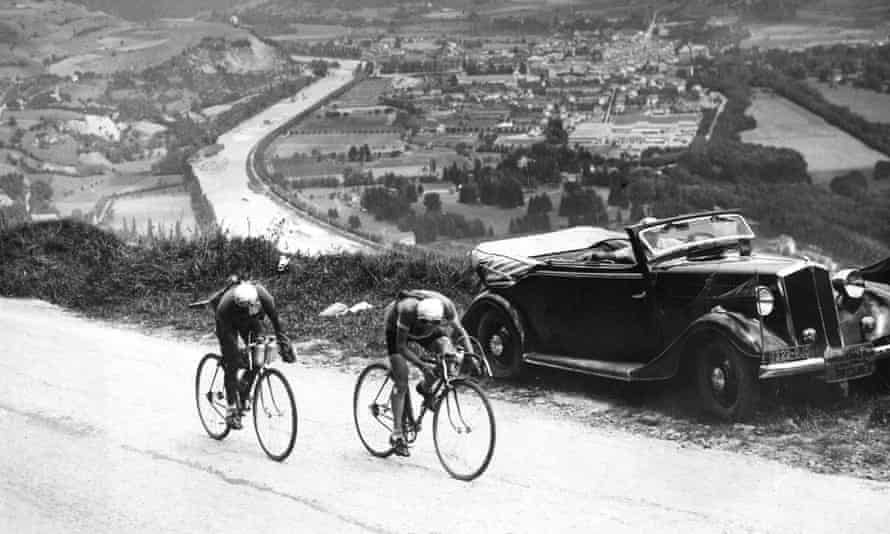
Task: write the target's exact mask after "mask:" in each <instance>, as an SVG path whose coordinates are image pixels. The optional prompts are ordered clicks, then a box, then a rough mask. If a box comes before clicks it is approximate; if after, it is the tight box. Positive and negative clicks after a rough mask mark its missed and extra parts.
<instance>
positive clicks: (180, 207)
mask: <svg viewBox="0 0 890 534" xmlns="http://www.w3.org/2000/svg"><path fill="white" fill-rule="evenodd" d="M149 220H150V221H151V222H152V226H153V232H154V233H155V234H156V235H157V233H158V232H159V230H160V231H162V232H163V233H164V235H169V232H170V231H171V230H173V228H174V227H175V226H176V223H177V222H178V223H179V224H180V228H181V231H182V234H183V235H184V236H186V237H188V236H191V235H193V234H194V233H195V232H196V231H197V227H198V225H197V223H196V222H195V217H194V214H193V213H192V205H191V197H190V196H189V194H188V193H186V192H185V191H183V190H181V189H175V190H172V191H164V192H160V193H153V194H146V195H139V196H133V197H124V198H119V199H116V200H115V201H114V204H112V207H111V212H110V213H109V217H108V218H107V219H106V220H105V223H104V224H105V225H106V226H108V227H109V228H113V229H115V230H121V229H123V225H124V221H126V224H127V225H128V227H129V226H132V224H133V222H134V221H135V223H136V231H137V232H138V233H139V234H142V235H145V234H146V233H147V231H148V221H149Z"/></svg>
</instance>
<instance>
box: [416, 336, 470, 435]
mask: <svg viewBox="0 0 890 534" xmlns="http://www.w3.org/2000/svg"><path fill="white" fill-rule="evenodd" d="M467 354H469V353H466V354H462V356H463V357H466V355H467ZM435 357H436V364H437V371H438V372H437V373H436V374H437V376H436V380H435V381H434V382H433V385H432V389H431V393H430V397H431V398H432V400H433V401H432V406H431V407H427V403H423V404H421V406H420V413H419V414H418V415H417V417H416V418H415V417H414V403H412V402H411V395H410V393H409V392H406V393H405V405H404V409H403V412H402V414H403V415H402V419H403V421H402V432H403V433H404V435H405V441H407V442H408V443H413V442H414V441H415V440H416V439H417V434H418V432H420V428H421V423H422V422H423V417H424V416H425V415H426V413H427V412H428V411H435V410H436V409H438V407H439V404H441V402H442V400H443V399H444V398H445V396H446V395H447V394H448V391H450V390H451V387H452V386H451V382H452V381H453V380H456V379H459V378H463V377H462V376H461V375H460V374H458V375H456V376H453V377H452V376H451V370H450V368H449V365H450V363H449V362H448V361H447V359H446V358H445V357H444V355H442V354H437V355H435ZM458 409H459V408H458ZM448 417H449V419H450V420H451V413H450V410H449V414H448ZM452 422H453V420H452Z"/></svg>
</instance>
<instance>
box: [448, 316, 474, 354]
mask: <svg viewBox="0 0 890 534" xmlns="http://www.w3.org/2000/svg"><path fill="white" fill-rule="evenodd" d="M451 327H452V328H454V329H455V330H456V331H457V333H458V334H459V335H460V342H461V344H462V345H463V346H464V351H466V352H470V353H471V352H473V346H472V345H470V335H469V334H468V333H467V331H466V329H464V325H462V324H461V323H460V319H458V318H457V317H455V318H454V319H452V320H451Z"/></svg>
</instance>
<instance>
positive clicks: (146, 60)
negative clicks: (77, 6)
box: [46, 19, 250, 76]
mask: <svg viewBox="0 0 890 534" xmlns="http://www.w3.org/2000/svg"><path fill="white" fill-rule="evenodd" d="M109 30H110V31H103V32H98V33H97V34H90V35H86V36H83V37H80V38H76V39H72V40H69V41H61V40H59V41H54V42H52V43H51V44H50V45H49V46H47V47H46V52H47V53H48V54H50V53H51V54H54V56H55V57H61V58H63V59H61V60H59V61H56V62H55V63H53V64H51V65H50V66H49V67H48V70H49V72H51V73H52V74H56V75H58V76H70V75H71V74H74V73H75V72H77V71H81V72H87V71H91V72H97V73H110V72H116V71H119V70H128V69H130V68H135V69H144V68H146V67H150V66H152V65H156V64H158V63H162V62H164V61H166V60H167V59H169V58H171V57H173V56H175V55H177V54H179V53H180V52H182V51H183V50H184V49H186V48H188V47H190V46H194V45H196V44H197V43H198V42H199V41H200V40H201V39H202V38H203V37H205V36H207V37H227V38H232V39H238V38H246V37H247V36H249V35H250V34H249V33H248V32H247V31H245V30H242V29H238V28H233V27H232V26H230V25H228V24H219V23H212V22H202V21H190V20H171V19H166V20H160V21H155V22H152V23H150V24H147V25H146V26H133V27H131V28H123V29H121V28H120V27H117V28H109Z"/></svg>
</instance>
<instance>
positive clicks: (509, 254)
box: [471, 226, 627, 286]
mask: <svg viewBox="0 0 890 534" xmlns="http://www.w3.org/2000/svg"><path fill="white" fill-rule="evenodd" d="M626 237H627V235H626V234H624V233H622V232H614V231H612V230H607V229H605V228H598V227H594V226H575V227H573V228H567V229H565V230H557V231H555V232H546V233H543V234H535V235H529V236H522V237H511V238H509V239H500V240H497V241H486V242H484V243H480V244H479V245H477V246H476V248H475V249H473V251H472V252H471V257H472V260H473V266H474V267H475V268H476V271H477V273H478V274H479V277H480V278H481V279H482V282H483V283H484V284H485V285H486V286H505V285H512V284H514V283H515V282H516V281H517V280H518V279H520V278H522V277H523V276H524V275H525V274H527V273H528V272H529V271H531V270H532V269H533V268H534V267H535V266H537V265H541V264H543V262H542V261H541V260H540V259H538V258H541V257H542V256H548V255H550V254H558V253H561V252H569V251H573V250H584V249H587V248H590V247H591V246H593V245H595V244H597V243H599V242H601V241H604V240H607V239H623V238H626Z"/></svg>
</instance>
